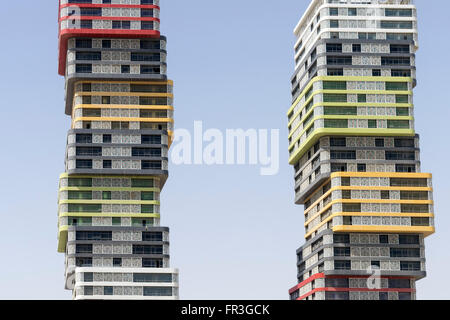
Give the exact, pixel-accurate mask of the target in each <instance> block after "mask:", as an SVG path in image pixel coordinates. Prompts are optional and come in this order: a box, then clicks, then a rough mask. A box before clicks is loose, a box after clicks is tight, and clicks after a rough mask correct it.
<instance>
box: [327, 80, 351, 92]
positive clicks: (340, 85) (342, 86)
mask: <svg viewBox="0 0 450 320" xmlns="http://www.w3.org/2000/svg"><path fill="white" fill-rule="evenodd" d="M323 89H324V90H347V82H345V81H324V82H323Z"/></svg>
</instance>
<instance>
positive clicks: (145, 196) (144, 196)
mask: <svg viewBox="0 0 450 320" xmlns="http://www.w3.org/2000/svg"><path fill="white" fill-rule="evenodd" d="M141 200H143V201H152V200H155V194H154V193H153V192H146V191H141Z"/></svg>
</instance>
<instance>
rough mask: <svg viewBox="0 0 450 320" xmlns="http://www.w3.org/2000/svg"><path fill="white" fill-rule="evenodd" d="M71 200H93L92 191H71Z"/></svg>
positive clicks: (69, 195) (69, 194)
mask: <svg viewBox="0 0 450 320" xmlns="http://www.w3.org/2000/svg"><path fill="white" fill-rule="evenodd" d="M68 198H69V200H92V191H69V193H68Z"/></svg>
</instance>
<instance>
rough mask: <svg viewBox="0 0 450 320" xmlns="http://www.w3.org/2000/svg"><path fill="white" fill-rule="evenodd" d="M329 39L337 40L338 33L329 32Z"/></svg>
mask: <svg viewBox="0 0 450 320" xmlns="http://www.w3.org/2000/svg"><path fill="white" fill-rule="evenodd" d="M330 38H331V39H339V32H331V33H330Z"/></svg>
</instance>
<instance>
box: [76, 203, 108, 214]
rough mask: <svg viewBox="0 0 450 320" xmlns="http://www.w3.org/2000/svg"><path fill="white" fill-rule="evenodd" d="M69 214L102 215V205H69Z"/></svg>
mask: <svg viewBox="0 0 450 320" xmlns="http://www.w3.org/2000/svg"><path fill="white" fill-rule="evenodd" d="M69 212H89V213H101V212H102V205H101V204H78V203H69Z"/></svg>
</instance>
